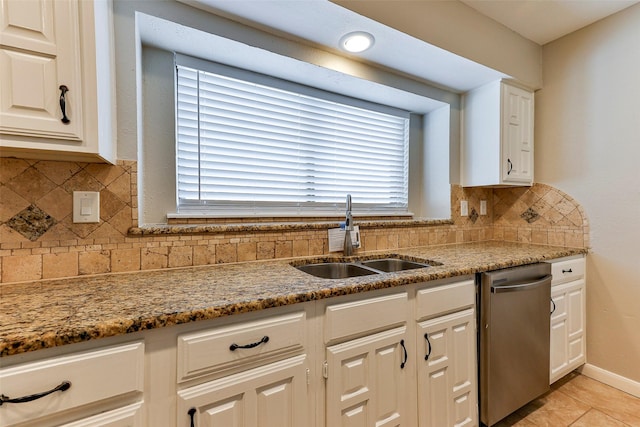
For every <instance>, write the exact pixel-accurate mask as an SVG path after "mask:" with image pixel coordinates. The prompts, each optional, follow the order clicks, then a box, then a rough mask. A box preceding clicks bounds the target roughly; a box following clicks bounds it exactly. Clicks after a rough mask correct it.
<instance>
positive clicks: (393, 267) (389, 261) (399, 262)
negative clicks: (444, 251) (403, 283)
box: [362, 258, 429, 273]
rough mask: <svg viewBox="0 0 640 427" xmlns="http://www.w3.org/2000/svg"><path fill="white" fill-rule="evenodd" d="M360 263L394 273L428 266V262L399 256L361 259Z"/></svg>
mask: <svg viewBox="0 0 640 427" xmlns="http://www.w3.org/2000/svg"><path fill="white" fill-rule="evenodd" d="M362 265H364V266H366V267H370V268H373V269H376V270H379V271H384V272H385V273H394V272H398V271H405V270H413V269H416V268H424V267H429V264H425V263H422V262H415V261H407V260H404V259H400V258H383V259H372V260H369V261H362Z"/></svg>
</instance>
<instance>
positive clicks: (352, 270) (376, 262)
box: [295, 257, 430, 279]
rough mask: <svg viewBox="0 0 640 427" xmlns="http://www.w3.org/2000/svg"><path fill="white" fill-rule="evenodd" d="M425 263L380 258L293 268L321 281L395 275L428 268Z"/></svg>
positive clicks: (329, 262)
mask: <svg viewBox="0 0 640 427" xmlns="http://www.w3.org/2000/svg"><path fill="white" fill-rule="evenodd" d="M429 266H430V264H427V263H426V262H417V261H409V260H406V259H402V258H393V257H387V258H380V259H370V260H363V261H359V260H355V261H351V260H345V261H327V262H319V263H313V264H304V265H298V266H295V267H296V268H297V269H298V270H300V271H303V272H305V273H307V274H311V275H312V276H316V277H320V278H323V279H347V278H349V277H358V276H368V275H372V274H381V273H396V272H399V271H405V270H413V269H416V268H425V267H429Z"/></svg>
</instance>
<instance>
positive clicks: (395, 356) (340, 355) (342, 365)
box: [325, 326, 415, 427]
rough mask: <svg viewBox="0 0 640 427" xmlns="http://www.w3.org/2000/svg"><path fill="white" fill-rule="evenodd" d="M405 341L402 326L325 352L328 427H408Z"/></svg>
mask: <svg viewBox="0 0 640 427" xmlns="http://www.w3.org/2000/svg"><path fill="white" fill-rule="evenodd" d="M407 342H408V340H407V332H406V327H404V326H402V327H398V328H395V329H391V330H389V331H385V332H380V333H377V334H373V335H368V336H365V337H363V338H358V339H354V340H351V341H347V342H345V343H342V344H337V345H333V346H330V347H327V354H326V356H327V362H326V363H327V365H326V370H325V376H326V378H327V381H326V426H327V427H373V426H376V427H398V426H407V424H406V423H407V414H406V404H407V400H408V396H409V394H408V390H407V387H406V371H408V370H409V369H408V368H406V363H407V358H408V352H407ZM411 366H415V365H413V364H412V365H411ZM407 427H409V426H407Z"/></svg>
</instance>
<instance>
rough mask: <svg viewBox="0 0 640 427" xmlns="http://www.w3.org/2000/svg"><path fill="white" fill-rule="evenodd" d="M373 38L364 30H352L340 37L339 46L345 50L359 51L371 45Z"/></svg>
mask: <svg viewBox="0 0 640 427" xmlns="http://www.w3.org/2000/svg"><path fill="white" fill-rule="evenodd" d="M374 42H375V39H374V38H373V36H372V35H371V34H369V33H365V32H364V31H354V32H352V33H349V34H345V35H344V36H342V38H341V39H340V47H341V48H342V49H344V50H346V51H347V52H351V53H360V52H364V51H365V50H367V49H369V48H370V47H371V46H373V43H374Z"/></svg>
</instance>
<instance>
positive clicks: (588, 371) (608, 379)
mask: <svg viewBox="0 0 640 427" xmlns="http://www.w3.org/2000/svg"><path fill="white" fill-rule="evenodd" d="M579 371H580V373H581V374H583V375H585V376H587V377H589V378H593V379H594V380H597V381H600V382H601V383H605V384H607V385H610V386H611V387H615V388H617V389H618V390H622V391H624V392H626V393H629V394H632V395H634V396H636V397H640V382H638V381H634V380H631V379H629V378H625V377H623V376H622V375H618V374H614V373H613V372H609V371H606V370H604V369H602V368H598V367H597V366H594V365H591V364H589V363H587V364H585V365H584V366H582V367H581V368H580V369H579Z"/></svg>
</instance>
